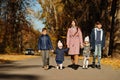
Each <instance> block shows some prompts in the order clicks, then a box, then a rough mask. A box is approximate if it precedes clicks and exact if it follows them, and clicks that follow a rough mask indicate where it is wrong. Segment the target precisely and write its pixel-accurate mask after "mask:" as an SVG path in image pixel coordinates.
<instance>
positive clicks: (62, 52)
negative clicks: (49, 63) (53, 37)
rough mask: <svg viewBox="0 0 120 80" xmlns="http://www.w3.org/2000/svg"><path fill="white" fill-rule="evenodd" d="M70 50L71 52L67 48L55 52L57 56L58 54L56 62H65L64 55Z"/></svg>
mask: <svg viewBox="0 0 120 80" xmlns="http://www.w3.org/2000/svg"><path fill="white" fill-rule="evenodd" d="M68 50H69V49H68V48H66V49H59V48H57V49H56V50H55V54H56V58H55V60H60V61H64V53H65V52H67V51H68Z"/></svg>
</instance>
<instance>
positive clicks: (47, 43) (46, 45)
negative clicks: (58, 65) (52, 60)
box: [38, 28, 53, 70]
mask: <svg viewBox="0 0 120 80" xmlns="http://www.w3.org/2000/svg"><path fill="white" fill-rule="evenodd" d="M49 50H53V47H52V43H51V39H50V37H49V35H48V34H47V29H46V28H43V29H42V35H41V36H40V37H39V40H38V52H41V53H42V61H43V68H44V69H45V70H47V69H48V68H49Z"/></svg>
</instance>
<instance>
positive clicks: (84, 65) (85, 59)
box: [83, 56, 89, 67]
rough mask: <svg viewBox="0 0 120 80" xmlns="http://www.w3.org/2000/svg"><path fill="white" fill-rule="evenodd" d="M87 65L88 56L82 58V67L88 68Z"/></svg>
mask: <svg viewBox="0 0 120 80" xmlns="http://www.w3.org/2000/svg"><path fill="white" fill-rule="evenodd" d="M88 64H89V56H84V59H83V67H88Z"/></svg>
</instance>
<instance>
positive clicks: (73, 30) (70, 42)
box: [67, 20, 83, 69]
mask: <svg viewBox="0 0 120 80" xmlns="http://www.w3.org/2000/svg"><path fill="white" fill-rule="evenodd" d="M67 47H68V48H69V52H68V54H69V55H70V56H71V61H72V65H71V67H72V68H74V69H77V68H78V66H77V65H78V58H79V54H80V48H81V47H83V38H82V32H81V30H80V28H79V27H78V26H77V21H76V20H72V22H71V27H70V28H69V29H68V32H67Z"/></svg>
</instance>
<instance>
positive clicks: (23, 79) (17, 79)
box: [0, 73, 43, 80]
mask: <svg viewBox="0 0 120 80" xmlns="http://www.w3.org/2000/svg"><path fill="white" fill-rule="evenodd" d="M0 80H43V77H42V76H39V77H38V76H34V75H26V74H22V75H21V74H5V73H0Z"/></svg>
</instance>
